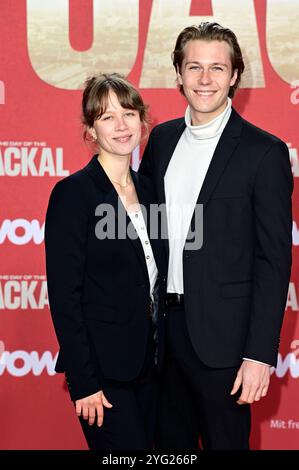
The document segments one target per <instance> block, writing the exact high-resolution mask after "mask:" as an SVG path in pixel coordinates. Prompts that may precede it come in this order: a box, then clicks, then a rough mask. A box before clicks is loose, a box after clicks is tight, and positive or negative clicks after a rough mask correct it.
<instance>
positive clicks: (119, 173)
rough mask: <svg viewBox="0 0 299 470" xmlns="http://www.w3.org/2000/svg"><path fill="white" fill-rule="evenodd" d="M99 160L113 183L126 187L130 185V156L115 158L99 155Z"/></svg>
mask: <svg viewBox="0 0 299 470" xmlns="http://www.w3.org/2000/svg"><path fill="white" fill-rule="evenodd" d="M98 160H99V162H100V164H101V165H102V167H103V168H104V170H105V172H106V174H107V176H108V178H109V179H110V180H111V181H112V182H114V183H115V182H117V183H119V184H120V185H121V186H124V187H125V186H126V185H127V184H128V181H129V179H130V156H128V157H126V156H124V157H115V158H113V157H111V156H109V157H107V156H106V155H99V156H98Z"/></svg>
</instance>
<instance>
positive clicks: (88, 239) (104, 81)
mask: <svg viewBox="0 0 299 470" xmlns="http://www.w3.org/2000/svg"><path fill="white" fill-rule="evenodd" d="M82 112H83V124H84V126H85V137H86V138H87V139H88V140H92V141H93V142H94V144H96V146H97V149H98V154H96V155H95V156H94V157H93V158H92V159H91V161H90V162H89V163H88V165H87V166H85V167H84V168H83V169H81V170H80V171H78V172H76V173H74V174H72V175H71V176H69V177H67V178H65V179H63V180H62V181H59V182H58V183H57V184H56V186H55V187H54V189H53V191H52V194H51V197H50V201H49V207H48V211H47V216H46V228H45V243H46V262H47V279H48V292H49V300H50V308H51V314H52V319H53V323H54V326H55V331H56V334H57V338H58V342H59V345H60V353H59V357H58V360H57V364H56V369H55V370H56V371H57V372H65V374H66V378H67V383H68V386H69V391H70V395H71V398H72V400H73V401H74V403H75V408H76V413H77V415H78V416H79V419H80V422H81V425H82V428H83V432H84V434H85V437H86V440H87V443H88V445H89V448H90V449H106V450H107V449H111V450H113V449H122V450H124V449H134V450H137V449H138V450H142V449H143V450H145V449H151V448H152V445H153V430H154V420H155V401H156V381H155V374H156V371H155V364H154V352H155V347H154V342H153V319H152V303H153V302H152V299H153V292H154V287H155V285H156V286H157V282H156V280H157V275H158V270H157V266H159V265H160V268H161V271H160V274H161V272H162V276H159V277H160V278H162V279H163V281H165V278H164V275H163V272H164V264H163V256H162V249H161V247H160V244H159V243H160V242H159V241H158V240H157V239H156V240H155V239H149V235H148V233H149V230H148V228H149V227H148V225H147V223H148V221H147V215H148V214H149V206H150V204H151V203H154V202H155V196H154V192H153V189H152V187H151V183H150V181H149V180H147V179H146V178H145V177H141V176H139V175H137V173H135V172H134V171H133V170H132V169H131V168H130V159H131V155H132V151H133V150H134V148H135V147H136V146H137V145H138V144H139V142H140V139H141V134H142V129H143V128H146V127H147V112H146V107H145V105H144V103H143V101H142V98H141V96H140V95H139V93H138V92H137V90H136V89H135V88H134V87H133V86H132V85H131V84H130V83H129V82H127V81H126V80H125V79H124V78H122V77H121V76H120V75H118V74H111V75H99V76H97V77H93V78H90V79H89V80H87V82H86V86H85V89H84V93H83V100H82ZM141 207H142V208H143V210H141ZM160 301H161V299H160ZM161 302H162V301H161Z"/></svg>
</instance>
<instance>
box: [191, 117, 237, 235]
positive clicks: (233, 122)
mask: <svg viewBox="0 0 299 470" xmlns="http://www.w3.org/2000/svg"><path fill="white" fill-rule="evenodd" d="M241 131H242V118H241V116H239V114H238V113H237V112H236V111H235V110H234V109H232V113H231V116H230V118H229V121H228V123H227V125H226V127H225V128H224V131H223V132H222V135H221V137H220V139H219V142H218V144H217V147H216V149H215V152H214V154H213V157H212V160H211V163H210V166H209V168H208V171H207V174H206V176H205V179H204V182H203V185H202V187H201V190H200V193H199V196H198V199H197V202H196V203H197V204H202V205H203V214H204V213H205V211H206V210H207V209H208V202H209V200H210V198H211V196H212V194H213V191H214V189H215V188H216V186H217V183H218V181H219V179H220V178H221V175H222V173H223V171H224V170H225V168H226V166H227V164H228V162H229V160H230V158H231V156H232V154H233V153H234V150H235V149H236V147H237V145H238V143H239V136H240V134H241ZM194 230H195V215H194V212H193V215H192V219H191V223H190V226H189V230H188V235H187V239H191V238H192V237H191V236H190V235H191V231H192V232H193V233H194Z"/></svg>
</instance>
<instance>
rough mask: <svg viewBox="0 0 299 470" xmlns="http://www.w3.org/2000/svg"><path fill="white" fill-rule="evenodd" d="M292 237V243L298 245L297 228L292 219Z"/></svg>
mask: <svg viewBox="0 0 299 470" xmlns="http://www.w3.org/2000/svg"><path fill="white" fill-rule="evenodd" d="M292 238H293V245H294V246H298V245H299V228H298V226H297V224H296V222H295V221H294V220H293V228H292Z"/></svg>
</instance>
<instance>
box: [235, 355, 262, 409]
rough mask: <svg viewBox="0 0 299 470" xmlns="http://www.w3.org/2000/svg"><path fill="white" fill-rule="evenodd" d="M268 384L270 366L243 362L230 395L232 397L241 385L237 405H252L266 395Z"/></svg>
mask: <svg viewBox="0 0 299 470" xmlns="http://www.w3.org/2000/svg"><path fill="white" fill-rule="evenodd" d="M269 383H270V366H268V365H267V364H259V363H258V362H253V361H246V360H244V361H243V363H242V365H241V367H240V369H239V370H238V373H237V377H236V380H235V382H234V385H233V388H232V391H231V392H230V394H231V395H234V394H235V393H237V391H238V390H239V388H240V386H241V385H242V393H241V395H240V397H239V400H238V401H237V403H238V404H239V405H244V404H245V403H253V402H254V401H259V400H260V399H261V397H265V396H266V395H267V391H268V387H269Z"/></svg>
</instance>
